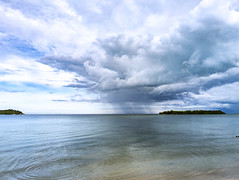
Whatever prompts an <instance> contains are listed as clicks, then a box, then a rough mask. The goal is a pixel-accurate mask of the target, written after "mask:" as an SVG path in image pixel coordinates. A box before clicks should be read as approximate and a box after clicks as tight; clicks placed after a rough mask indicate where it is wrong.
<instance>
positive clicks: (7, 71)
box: [0, 55, 83, 87]
mask: <svg viewBox="0 0 239 180" xmlns="http://www.w3.org/2000/svg"><path fill="white" fill-rule="evenodd" d="M0 72H4V74H2V75H1V76H0V81H1V82H10V83H19V82H24V83H35V84H43V85H50V86H52V87H62V86H66V85H69V84H71V83H73V82H74V80H75V79H78V80H82V79H83V78H80V77H79V76H78V75H76V74H75V73H70V72H64V71H63V70H57V69H53V68H52V67H50V66H48V65H44V64H41V63H39V62H36V60H35V59H31V58H25V57H24V58H23V57H18V56H13V55H12V56H7V57H5V59H2V60H1V62H0Z"/></svg>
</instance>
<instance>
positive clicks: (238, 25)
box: [0, 0, 239, 114]
mask: <svg viewBox="0 0 239 180" xmlns="http://www.w3.org/2000/svg"><path fill="white" fill-rule="evenodd" d="M238 32H239V1H237V0H177V1H175V0H157V1H156V0H147V1H146V0H122V1H113V0H100V1H99V0H89V1H83V0H55V1H48V0H41V1H40V0H0V109H8V108H13V109H19V110H22V111H23V112H25V113H83V114H88V113H158V112H159V111H163V110H169V109H175V110H185V109H220V110H223V111H226V112H228V113H237V112H239V96H238V92H239V50H238V47H239V33H238Z"/></svg>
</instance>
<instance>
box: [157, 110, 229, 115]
mask: <svg viewBox="0 0 239 180" xmlns="http://www.w3.org/2000/svg"><path fill="white" fill-rule="evenodd" d="M159 114H226V113H224V112H222V111H220V110H193V111H191V110H187V111H173V110H171V111H164V112H160V113H159Z"/></svg>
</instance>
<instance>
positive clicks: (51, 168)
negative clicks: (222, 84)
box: [0, 115, 239, 180]
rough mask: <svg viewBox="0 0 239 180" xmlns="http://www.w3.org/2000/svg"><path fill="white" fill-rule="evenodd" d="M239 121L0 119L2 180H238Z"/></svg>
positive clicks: (113, 117) (208, 118)
mask: <svg viewBox="0 0 239 180" xmlns="http://www.w3.org/2000/svg"><path fill="white" fill-rule="evenodd" d="M236 135H239V116H238V115H24V116H0V179H1V180H5V179H6V180H9V179H58V180H60V179H74V180H75V179H76V180H88V179H90V180H91V179H92V180H93V179H97V180H98V179H102V180H103V179H107V180H108V179H112V180H114V179H129V180H136V179H146V180H147V179H151V180H154V179H155V180H156V179H166V180H167V179H203V180H204V179H239V138H236V137H235V136H236Z"/></svg>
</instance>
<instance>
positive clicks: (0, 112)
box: [0, 109, 24, 115]
mask: <svg viewBox="0 0 239 180" xmlns="http://www.w3.org/2000/svg"><path fill="white" fill-rule="evenodd" d="M0 115H24V114H23V113H22V112H21V111H18V110H13V109H7V110H0Z"/></svg>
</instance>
